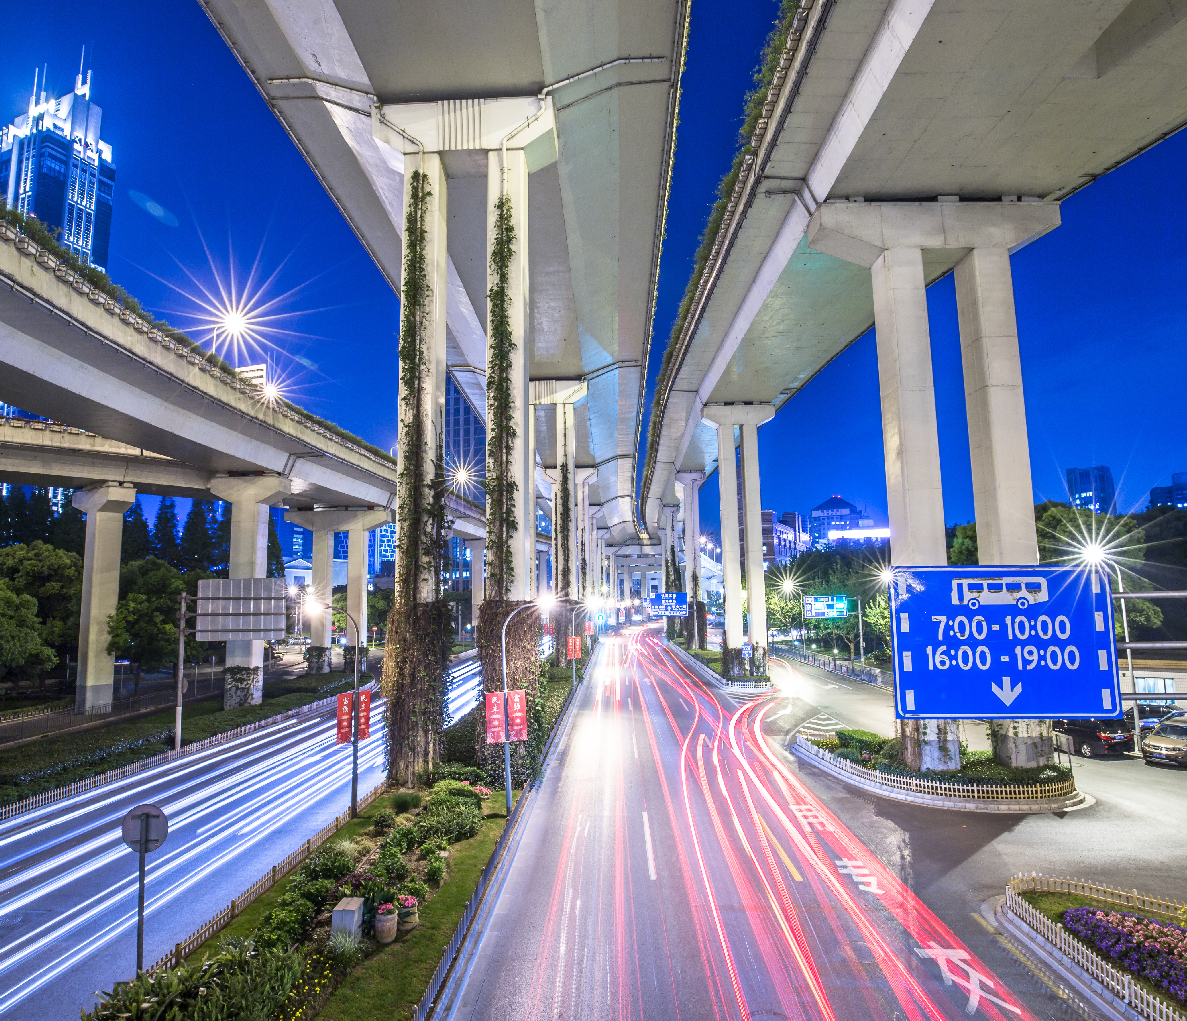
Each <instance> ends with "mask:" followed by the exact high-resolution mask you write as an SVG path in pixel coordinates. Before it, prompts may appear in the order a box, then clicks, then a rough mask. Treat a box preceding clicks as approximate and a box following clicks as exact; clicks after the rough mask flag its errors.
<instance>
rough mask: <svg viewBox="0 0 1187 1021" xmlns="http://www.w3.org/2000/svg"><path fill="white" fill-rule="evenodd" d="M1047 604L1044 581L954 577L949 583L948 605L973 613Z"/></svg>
mask: <svg viewBox="0 0 1187 1021" xmlns="http://www.w3.org/2000/svg"><path fill="white" fill-rule="evenodd" d="M1046 601H1047V579H1046V578H957V579H956V580H955V581H954V582H952V602H954V603H955V604H956V605H957V606H967V607H968V608H969V609H970V610H975V609H976V608H977V607H978V606H980V605H981V604H982V603H985V604H986V605H991V606H992V605H1009V604H1010V603H1013V604H1014V605H1015V606H1017V607H1018V609H1020V610H1025V609H1026V608H1027V607H1028V606H1030V604H1031V603H1045V602H1046Z"/></svg>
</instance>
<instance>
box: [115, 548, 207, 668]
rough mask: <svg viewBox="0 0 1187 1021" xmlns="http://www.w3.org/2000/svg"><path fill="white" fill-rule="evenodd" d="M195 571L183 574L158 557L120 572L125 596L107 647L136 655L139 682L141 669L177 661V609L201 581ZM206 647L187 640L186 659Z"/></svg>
mask: <svg viewBox="0 0 1187 1021" xmlns="http://www.w3.org/2000/svg"><path fill="white" fill-rule="evenodd" d="M199 573H200V572H196V571H195V572H191V573H190V574H189V575H187V577H186V578H182V576H181V572H179V571H178V570H177V568H175V567H172V566H170V565H169V564H166V563H165V562H164V561H162V560H158V559H156V558H155V557H149V558H148V559H146V560H138V561H136V562H135V563H131V564H127V565H126V566H125V567H124V568H123V569H122V570H121V571H120V601H119V604H118V605H117V606H116V611H115V613H113V614H112V615H111V616H110V617H109V618H108V621H107V633H108V635H109V636H110V638H111V641H110V642H109V643H108V645H107V651H108V652H110V653H112V654H113V655H117V656H123V657H125V658H127V659H130V660H131V661H132V663H133V665H134V668H135V678H136V684H137V686H139V683H140V671H141V670H157V669H159V668H160V667H162V666H164V665H165V664H167V663H173V662H176V660H177V609H178V604H179V602H180V598H179V597H180V596H181V593H182V591H183V590H185V589H186V587H187V582H188V583H189V587H190V588H191V589H192V588H194V587H196V585H197V575H198V574H199ZM201 652H202V647H201V646H200V645H198V643H197V642H195V641H194V640H193V639H192V638H187V639H186V650H185V654H186V658H187V659H190V658H194V657H197V656H199V655H201Z"/></svg>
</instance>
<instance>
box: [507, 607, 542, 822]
mask: <svg viewBox="0 0 1187 1021" xmlns="http://www.w3.org/2000/svg"><path fill="white" fill-rule="evenodd" d="M550 605H551V600H548V601H547V602H546V601H545V600H543V599H541V600H540V602H539V603H524V604H523V605H522V606H517V607H516V608H515V609H514V610H512V611H511V612H510V613H509V614H507V619H506V620H505V621H503V636H502V642H503V785H504V786H505V787H506V789H507V818H508V819H510V818H511V741H510V740H508V739H509V738H510V736H511V720H510V719H509V718H508V716H507V625H508V624H510V623H511V618H512V617H514V616H515V615H516V614H517V613H519V611H520V610H526V609H528V608H529V607H532V608H533V609H536V610H541V609H542V610H545V611H546V612H547V609H548V607H549V606H550Z"/></svg>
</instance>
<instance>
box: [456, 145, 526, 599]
mask: <svg viewBox="0 0 1187 1021" xmlns="http://www.w3.org/2000/svg"><path fill="white" fill-rule="evenodd" d="M506 155H507V163H506V166H504V165H503V155H502V153H501V152H500V151H498V150H493V151H491V152H488V153H487V176H486V198H487V201H486V210H487V215H486V224H487V231H486V237H487V252H488V253H489V252H490V250H491V247H492V245H493V239H494V230H495V214H496V208H495V207H496V204H497V203H498V201H499V199H500V198H501V197H503V196H506V197H507V198H508V199H509V200H510V202H511V218H512V223H513V225H514V228H515V253H514V255H513V257H512V259H511V267H510V273H509V276H508V281H507V287H508V291H509V293H510V296H511V300H510V302H509V308H508V310H507V311H508V315H509V316H510V320H511V337H512V340H513V341H514V344H515V348H514V350H513V351H512V352H511V404H512V420H513V421H514V422H515V424H516V435H515V438H514V439H513V440H512V443H511V464H512V471H513V472H514V476H515V479H514V481H515V483H516V485H517V487H518V488H517V489H516V493H515V516H516V520H517V522H518V524H519V528H518V530H517V531H516V534H515V535H514V536H512V538H511V589H510V592H509V593H508V595H509V596H510V598H512V599H530V598H531V595H530V589H531V572H530V568H529V565H530V564H531V562H532V561H531V558H530V555H529V551H530V550H531V549H532V548H534V544H535V528H534V527H533V522H534V520H535V511H534V508H535V492H536V487H535V467H536V466H535V454H534V452H532V453H531V455H530V457H531V463H529V450H528V440H529V436H528V433H529V427H528V421H527V420H528V417H529V414H530V409H531V405H530V404H529V403H528V360H527V325H528V318H527V311H528V293H529V291H528V287H529V281H528V168H527V159H526V157H525V155H524V152H523V150H522V149H512V150H509V151H508V152H507V154H506ZM489 266H490V262H489V259H488V261H487V267H488V269H487V273H488V279H487V283H488V286H493V285H494V277H493V276H490V275H489V274H490V269H489ZM441 293H442V294H444V291H442V292H441ZM442 306H443V307H444V303H442ZM490 334H491V330H490V321H489V302H488V315H487V336H488V337H489V336H490Z"/></svg>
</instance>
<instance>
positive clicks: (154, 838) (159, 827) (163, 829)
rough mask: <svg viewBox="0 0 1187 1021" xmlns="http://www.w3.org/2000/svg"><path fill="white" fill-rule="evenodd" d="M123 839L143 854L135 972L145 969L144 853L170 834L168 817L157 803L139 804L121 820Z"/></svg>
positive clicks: (137, 905) (141, 857) (137, 907)
mask: <svg viewBox="0 0 1187 1021" xmlns="http://www.w3.org/2000/svg"><path fill="white" fill-rule="evenodd" d="M120 827H121V829H122V831H123V838H124V843H125V844H127V845H128V846H129V847H130V848H131V849H132V850H133V851H135V852H136V853H137V854H139V855H140V890H139V894H138V899H137V901H136V974H137V975H139V974H140V973H141V972H142V971H144V856H145V855H146V854H148V853H149V852H150V851H155V850H156V849H157V848H158V847H160V846H161V845H162V844H163V843H164V842H165V838H166V837H167V836H169V820H168V819H167V818H166V817H165V813H164V812H162V811H161V810H160V809H159V808H157V806H156V805H137V806H136V807H135V808H134V809H132V811H130V812H129V813H128V814H127V815H125V816H124V818H123V821H122V822H121V824H120Z"/></svg>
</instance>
